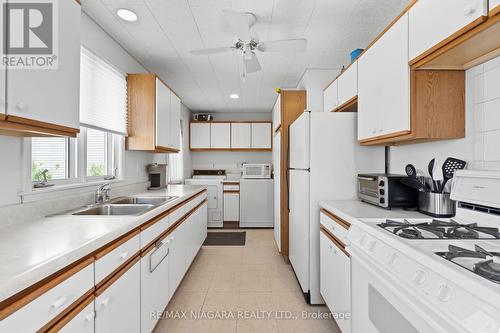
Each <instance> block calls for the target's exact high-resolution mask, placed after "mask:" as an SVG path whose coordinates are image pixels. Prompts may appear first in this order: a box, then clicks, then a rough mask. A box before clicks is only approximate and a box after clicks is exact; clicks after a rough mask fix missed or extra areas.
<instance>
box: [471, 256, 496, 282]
mask: <svg viewBox="0 0 500 333" xmlns="http://www.w3.org/2000/svg"><path fill="white" fill-rule="evenodd" d="M474 272H475V273H477V274H479V275H481V276H483V277H485V278H487V279H488V280H493V281H495V282H497V283H500V264H498V263H496V262H494V261H493V259H491V260H486V261H481V262H478V263H477V264H475V265H474Z"/></svg>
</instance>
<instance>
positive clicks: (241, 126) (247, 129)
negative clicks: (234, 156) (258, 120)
mask: <svg viewBox="0 0 500 333" xmlns="http://www.w3.org/2000/svg"><path fill="white" fill-rule="evenodd" d="M251 138H252V125H251V124H250V123H232V124H231V148H233V149H248V148H251V146H252V142H251V141H252V140H251Z"/></svg>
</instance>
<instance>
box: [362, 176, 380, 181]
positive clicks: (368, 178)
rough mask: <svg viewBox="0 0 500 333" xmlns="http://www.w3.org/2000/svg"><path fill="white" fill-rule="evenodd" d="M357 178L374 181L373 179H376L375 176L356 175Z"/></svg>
mask: <svg viewBox="0 0 500 333" xmlns="http://www.w3.org/2000/svg"><path fill="white" fill-rule="evenodd" d="M358 179H359V180H368V181H374V180H377V177H366V176H358Z"/></svg>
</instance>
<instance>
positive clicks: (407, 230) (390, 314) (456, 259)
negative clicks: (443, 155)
mask: <svg viewBox="0 0 500 333" xmlns="http://www.w3.org/2000/svg"><path fill="white" fill-rule="evenodd" d="M498 193H500V173H498V172H496V173H494V172H482V171H458V172H457V173H456V175H455V179H454V182H453V187H452V198H453V199H454V200H456V201H457V213H456V216H455V217H454V218H452V219H439V220H436V219H432V218H422V219H406V220H403V219H395V220H382V219H368V220H360V221H359V222H356V221H355V223H353V226H352V227H351V229H350V231H349V234H348V237H349V239H350V246H349V248H348V250H349V252H350V253H351V254H352V256H351V258H352V332H353V333H392V332H410V333H411V332H425V333H438V332H439V333H448V332H449V333H452V332H453V333H472V332H474V333H498V332H500V302H499V300H500V232H499V227H500V196H499V195H498Z"/></svg>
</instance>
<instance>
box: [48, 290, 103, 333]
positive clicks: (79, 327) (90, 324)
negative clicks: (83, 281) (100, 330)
mask: <svg viewBox="0 0 500 333" xmlns="http://www.w3.org/2000/svg"><path fill="white" fill-rule="evenodd" d="M94 317H95V312H94V296H93V295H92V296H90V297H89V298H87V299H86V300H85V301H83V302H82V303H81V304H80V305H78V306H77V307H76V308H75V309H73V310H72V311H71V312H70V313H68V314H67V315H66V316H65V317H64V318H63V319H61V320H60V321H59V322H57V324H55V325H54V326H52V327H51V328H50V329H49V330H48V331H47V332H45V333H56V332H59V333H93V332H94Z"/></svg>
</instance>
